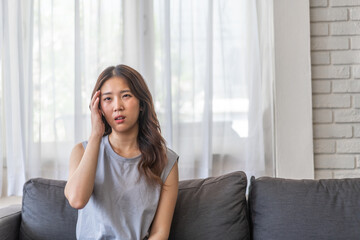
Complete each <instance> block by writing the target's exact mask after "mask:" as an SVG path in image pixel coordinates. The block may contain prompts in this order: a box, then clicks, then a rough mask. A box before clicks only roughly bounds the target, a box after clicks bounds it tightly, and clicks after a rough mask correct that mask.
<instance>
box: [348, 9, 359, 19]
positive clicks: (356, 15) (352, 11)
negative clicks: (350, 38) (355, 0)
mask: <svg viewBox="0 0 360 240" xmlns="http://www.w3.org/2000/svg"><path fill="white" fill-rule="evenodd" d="M350 19H351V20H360V8H351V9H350Z"/></svg>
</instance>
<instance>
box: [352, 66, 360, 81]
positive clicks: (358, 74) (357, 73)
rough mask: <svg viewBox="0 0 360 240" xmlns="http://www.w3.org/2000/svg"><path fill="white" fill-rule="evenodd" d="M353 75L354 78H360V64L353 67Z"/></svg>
mask: <svg viewBox="0 0 360 240" xmlns="http://www.w3.org/2000/svg"><path fill="white" fill-rule="evenodd" d="M352 69H353V77H354V78H360V66H359V67H353V68H352Z"/></svg>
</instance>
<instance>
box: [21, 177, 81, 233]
mask: <svg viewBox="0 0 360 240" xmlns="http://www.w3.org/2000/svg"><path fill="white" fill-rule="evenodd" d="M65 184H66V182H65V181H59V180H50V179H41V178H37V179H32V180H29V181H28V182H26V183H25V185H24V193H23V203H22V215H21V217H22V220H21V226H20V239H26V240H27V239H36V240H42V239H44V240H45V239H51V240H57V239H59V240H64V239H76V237H75V227H76V220H77V210H76V209H73V208H72V207H71V206H70V205H69V203H68V201H67V199H66V198H65V196H64V187H65Z"/></svg>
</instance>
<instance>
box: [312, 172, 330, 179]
mask: <svg viewBox="0 0 360 240" xmlns="http://www.w3.org/2000/svg"><path fill="white" fill-rule="evenodd" d="M332 178H333V173H332V171H329V170H316V171H315V179H317V180H319V179H332Z"/></svg>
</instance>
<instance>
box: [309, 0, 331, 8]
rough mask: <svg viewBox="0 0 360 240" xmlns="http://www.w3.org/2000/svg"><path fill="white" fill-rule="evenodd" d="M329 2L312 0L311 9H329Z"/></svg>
mask: <svg viewBox="0 0 360 240" xmlns="http://www.w3.org/2000/svg"><path fill="white" fill-rule="evenodd" d="M327 5H328V1H327V0H310V7H327Z"/></svg>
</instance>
